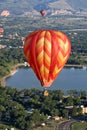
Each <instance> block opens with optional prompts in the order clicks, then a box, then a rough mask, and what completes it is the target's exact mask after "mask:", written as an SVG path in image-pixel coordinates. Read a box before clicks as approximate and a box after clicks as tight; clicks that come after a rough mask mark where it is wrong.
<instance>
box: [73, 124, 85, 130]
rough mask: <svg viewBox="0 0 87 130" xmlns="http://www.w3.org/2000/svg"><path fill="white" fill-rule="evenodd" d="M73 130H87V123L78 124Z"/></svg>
mask: <svg viewBox="0 0 87 130" xmlns="http://www.w3.org/2000/svg"><path fill="white" fill-rule="evenodd" d="M71 130H87V122H77V123H75V124H73V125H72V128H71Z"/></svg>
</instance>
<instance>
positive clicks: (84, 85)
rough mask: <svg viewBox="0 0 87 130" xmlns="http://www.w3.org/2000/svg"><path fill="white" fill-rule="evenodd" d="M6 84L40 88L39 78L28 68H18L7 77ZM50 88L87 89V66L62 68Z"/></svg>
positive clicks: (19, 87) (20, 87)
mask: <svg viewBox="0 0 87 130" xmlns="http://www.w3.org/2000/svg"><path fill="white" fill-rule="evenodd" d="M6 85H7V86H11V87H16V88H18V89H24V88H39V89H41V88H42V86H41V85H40V82H39V80H38V79H37V78H36V76H35V74H34V73H33V71H32V70H31V69H29V68H19V69H18V72H17V73H16V74H14V75H13V76H12V77H10V78H8V79H7V81H6ZM50 89H61V90H64V91H65V90H68V89H77V90H87V68H82V69H80V68H77V69H76V68H73V67H72V68H64V69H63V70H62V72H61V73H60V75H59V76H58V77H57V79H56V80H55V81H54V83H53V84H52V86H51V87H50Z"/></svg>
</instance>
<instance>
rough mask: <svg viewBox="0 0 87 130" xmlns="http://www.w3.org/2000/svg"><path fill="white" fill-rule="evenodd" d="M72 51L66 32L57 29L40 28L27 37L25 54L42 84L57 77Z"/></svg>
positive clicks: (46, 85) (50, 82)
mask: <svg viewBox="0 0 87 130" xmlns="http://www.w3.org/2000/svg"><path fill="white" fill-rule="evenodd" d="M70 51H71V45H70V41H69V39H68V38H67V36H66V35H65V34H63V33H62V32H59V31H55V30H38V31H35V32H33V33H31V34H30V35H28V36H27V37H26V38H25V41H24V55H25V57H26V59H27V61H28V63H29V64H30V66H31V68H32V69H33V70H34V72H35V74H36V76H37V77H38V79H39V80H40V82H41V85H42V86H45V87H49V86H50V85H51V84H52V83H53V81H54V80H55V79H56V77H57V76H58V74H59V73H60V71H61V70H62V68H63V67H64V65H65V63H66V62H67V60H68V58H69V55H70Z"/></svg>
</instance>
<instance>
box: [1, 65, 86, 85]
mask: <svg viewBox="0 0 87 130" xmlns="http://www.w3.org/2000/svg"><path fill="white" fill-rule="evenodd" d="M22 66H25V65H24V63H20V64H17V65H14V66H13V69H12V70H11V72H10V73H9V74H8V75H6V76H4V77H3V78H1V86H2V87H6V79H7V78H9V77H11V76H13V75H14V74H15V73H16V72H17V69H18V68H19V67H22ZM65 67H73V68H83V67H87V65H72V64H66V65H65Z"/></svg>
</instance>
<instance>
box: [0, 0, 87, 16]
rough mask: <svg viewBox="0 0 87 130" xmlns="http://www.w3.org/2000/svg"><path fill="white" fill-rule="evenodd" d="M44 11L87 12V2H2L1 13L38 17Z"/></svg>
mask: <svg viewBox="0 0 87 130" xmlns="http://www.w3.org/2000/svg"><path fill="white" fill-rule="evenodd" d="M42 9H45V10H47V11H49V10H50V11H51V10H52V9H55V10H59V9H63V10H66V9H67V10H87V0H0V12H2V11H3V10H9V11H10V13H11V14H12V15H23V14H26V13H30V14H31V13H33V14H34V13H35V14H36V15H37V14H38V13H39V11H40V10H42Z"/></svg>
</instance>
